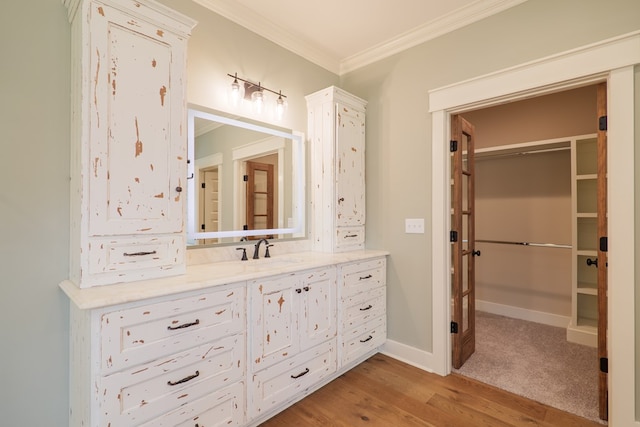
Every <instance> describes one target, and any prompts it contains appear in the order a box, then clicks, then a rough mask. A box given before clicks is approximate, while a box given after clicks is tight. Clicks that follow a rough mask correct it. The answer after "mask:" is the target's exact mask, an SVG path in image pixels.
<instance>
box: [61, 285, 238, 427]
mask: <svg viewBox="0 0 640 427" xmlns="http://www.w3.org/2000/svg"><path fill="white" fill-rule="evenodd" d="M245 307H246V295H245V285H244V283H241V284H238V285H233V286H226V287H220V288H217V289H215V290H213V291H209V292H204V293H196V294H191V295H189V296H182V297H180V298H176V299H165V300H161V301H156V300H152V301H146V302H145V303H142V304H140V303H139V304H134V305H131V304H128V305H125V306H116V307H112V308H110V309H100V310H89V311H80V310H72V326H73V327H72V339H73V340H74V343H73V347H75V348H73V350H74V351H73V352H72V355H71V358H72V366H74V369H77V370H76V371H73V372H72V379H74V378H75V380H72V384H74V386H76V387H79V389H78V390H77V393H75V394H74V393H73V390H72V401H71V425H86V426H96V427H97V426H112V427H116V426H133V425H149V426H151V425H153V426H159V425H172V426H173V425H179V424H180V423H186V424H185V425H195V424H194V422H193V420H197V419H199V417H210V418H212V419H216V420H217V421H216V422H220V421H221V420H224V423H223V424H221V425H238V426H239V425H243V423H244V421H245V418H244V417H245V404H244V402H245V385H244V382H245V373H246V346H245V341H246V333H245V331H246V310H245ZM87 354H91V355H92V357H91V358H90V360H89V361H88V360H85V358H84V357H85V356H86V355H87ZM78 368H79V369H78ZM74 376H75V377H74ZM89 399H90V400H91V404H90V405H88V404H87V403H88V400H89ZM88 408H91V409H90V410H89V412H86V413H85V412H84V411H85V410H87V409H88ZM212 414H214V415H215V416H213V415H212ZM189 420H191V424H189V423H188V422H189ZM201 425H205V424H204V423H202V424H201ZM206 425H209V424H206Z"/></svg>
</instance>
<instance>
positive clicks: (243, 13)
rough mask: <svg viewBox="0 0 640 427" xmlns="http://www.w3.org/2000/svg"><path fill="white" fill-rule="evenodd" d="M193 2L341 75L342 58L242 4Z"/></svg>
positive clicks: (218, 0) (213, 0)
mask: <svg viewBox="0 0 640 427" xmlns="http://www.w3.org/2000/svg"><path fill="white" fill-rule="evenodd" d="M193 2H194V3H198V4H199V5H201V6H204V7H206V8H207V9H209V10H211V11H213V12H215V13H217V14H218V15H221V16H223V17H225V18H227V19H229V20H230V21H233V22H235V23H236V24H238V25H241V26H242V27H244V28H246V29H248V30H249V31H252V32H254V33H256V34H258V35H259V36H262V37H264V38H266V39H267V40H270V41H272V42H274V43H276V44H277V45H279V46H281V47H283V48H285V49H287V50H289V51H291V52H293V53H295V54H296V55H298V56H301V57H303V58H305V59H307V60H308V61H311V62H313V63H314V64H316V65H319V66H321V67H322V68H325V69H327V70H329V71H331V72H332V73H335V74H338V73H339V72H340V58H337V57H335V56H333V55H329V54H327V53H326V52H324V51H323V50H322V49H319V48H318V47H317V46H315V45H314V44H312V43H311V42H308V41H305V40H302V39H301V37H300V35H297V34H293V33H290V32H288V31H285V30H283V29H282V28H281V27H279V26H278V25H276V24H275V23H273V22H271V21H269V20H267V19H265V18H264V16H262V15H260V14H258V13H256V12H254V11H253V10H252V9H250V8H248V7H246V6H244V5H242V4H240V3H237V2H234V1H228V0H193Z"/></svg>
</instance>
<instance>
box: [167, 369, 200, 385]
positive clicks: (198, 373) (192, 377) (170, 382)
mask: <svg viewBox="0 0 640 427" xmlns="http://www.w3.org/2000/svg"><path fill="white" fill-rule="evenodd" d="M199 376H200V371H196V373H195V374H193V375H189V376H188V377H184V378H183V379H181V380H178V381H176V382H173V381H167V384H169V385H178V384H182V383H186V382H187V381H191V380H192V379H194V378H197V377H199Z"/></svg>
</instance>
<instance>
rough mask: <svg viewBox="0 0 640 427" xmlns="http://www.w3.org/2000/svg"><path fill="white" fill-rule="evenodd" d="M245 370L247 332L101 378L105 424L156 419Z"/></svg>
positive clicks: (239, 377) (237, 378)
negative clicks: (245, 335)
mask: <svg viewBox="0 0 640 427" xmlns="http://www.w3.org/2000/svg"><path fill="white" fill-rule="evenodd" d="M244 371H245V366H244V334H239V335H234V336H229V337H226V338H223V339H221V340H218V341H215V342H211V343H207V344H205V345H201V346H199V347H195V348H192V349H189V350H186V351H183V352H181V353H177V354H172V355H170V356H166V357H164V358H162V359H158V360H155V361H153V362H151V363H147V364H145V365H141V366H136V367H132V368H129V369H127V370H125V371H121V372H118V373H115V374H112V375H109V376H106V377H102V378H101V379H100V393H99V395H100V399H101V413H102V414H103V416H104V421H105V422H104V423H103V424H104V425H113V426H116V425H137V424H138V423H140V422H144V421H147V420H150V419H153V418H155V417H157V416H159V415H161V414H163V413H165V412H167V411H170V410H173V409H175V408H178V407H180V406H181V405H184V404H186V403H189V402H190V401H192V400H195V399H197V398H199V397H202V396H205V395H207V394H209V393H210V392H212V391H214V390H217V389H220V388H221V387H223V386H224V385H226V384H230V383H232V382H237V381H240V380H241V378H242V375H243V374H244ZM109 423H110V424H109Z"/></svg>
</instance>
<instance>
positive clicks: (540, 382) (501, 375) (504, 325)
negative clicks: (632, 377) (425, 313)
mask: <svg viewBox="0 0 640 427" xmlns="http://www.w3.org/2000/svg"><path fill="white" fill-rule="evenodd" d="M597 369H598V364H597V352H596V349H595V348H591V347H586V346H583V345H579V344H573V343H570V342H567V340H566V329H564V328H556V327H553V326H547V325H542V324H539V323H533V322H527V321H524V320H518V319H512V318H509V317H503V316H498V315H494V314H489V313H484V312H477V313H476V352H475V353H474V354H473V355H472V356H471V357H470V358H469V360H468V361H467V362H466V363H465V364H464V365H463V366H462V368H461V369H457V370H455V372H458V373H460V374H462V375H465V376H468V377H471V378H475V379H477V380H479V381H482V382H484V383H487V384H491V385H494V386H496V387H499V388H501V389H503V390H507V391H510V392H512V393H515V394H518V395H521V396H525V397H528V398H530V399H533V400H536V401H538V402H541V403H545V404H547V405H550V406H553V407H554V408H558V409H561V410H563V411H567V412H571V413H573V414H577V415H580V416H582V417H584V418H588V419H590V420H594V421H600V422H601V423H603V424H606V423H605V422H603V421H601V420H600V419H599V418H598V371H597Z"/></svg>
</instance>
